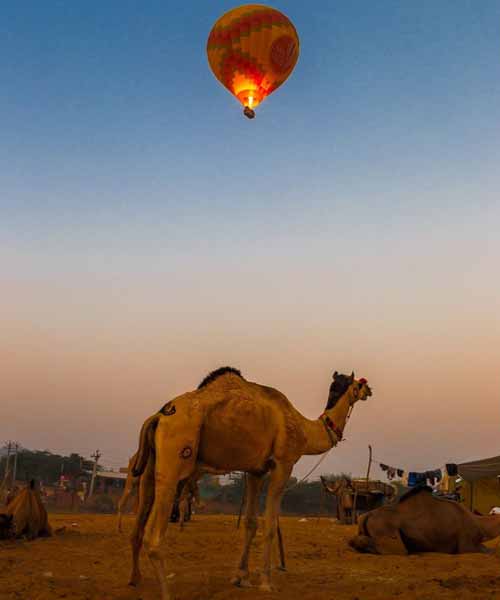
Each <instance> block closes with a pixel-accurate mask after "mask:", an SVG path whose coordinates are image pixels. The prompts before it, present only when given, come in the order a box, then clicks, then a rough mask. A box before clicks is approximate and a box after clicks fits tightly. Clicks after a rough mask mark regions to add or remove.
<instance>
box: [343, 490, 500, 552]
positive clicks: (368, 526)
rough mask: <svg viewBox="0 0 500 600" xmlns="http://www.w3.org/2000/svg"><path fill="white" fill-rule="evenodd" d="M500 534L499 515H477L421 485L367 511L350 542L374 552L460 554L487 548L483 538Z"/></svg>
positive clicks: (365, 550)
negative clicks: (392, 500)
mask: <svg viewBox="0 0 500 600" xmlns="http://www.w3.org/2000/svg"><path fill="white" fill-rule="evenodd" d="M499 535H500V516H499V515H493V516H487V517H480V516H477V515H474V514H473V513H471V512H470V511H469V510H467V509H466V508H465V507H464V506H463V505H461V504H458V503H457V502H454V501H453V500H446V499H443V498H439V497H436V496H433V495H432V489H431V488H429V487H419V488H415V489H413V490H411V491H409V492H408V493H407V494H405V495H404V496H402V497H401V499H400V500H399V501H398V502H397V503H394V504H388V505H386V506H381V507H380V508H377V509H375V510H372V511H371V512H369V513H366V514H364V515H363V516H362V517H361V518H360V520H359V528H358V535H357V536H356V537H354V538H353V539H352V540H351V541H350V542H349V544H350V545H351V546H352V547H353V548H354V549H355V550H358V551H359V552H370V553H372V554H409V553H411V552H443V553H448V554H461V553H463V552H487V551H488V550H487V549H486V548H485V547H484V546H483V542H486V541H488V540H492V539H494V538H496V537H498V536H499Z"/></svg>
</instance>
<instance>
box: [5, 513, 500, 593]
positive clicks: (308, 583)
mask: <svg viewBox="0 0 500 600" xmlns="http://www.w3.org/2000/svg"><path fill="white" fill-rule="evenodd" d="M50 521H51V524H52V526H53V527H54V528H59V527H62V526H66V530H65V532H64V533H61V534H60V535H56V536H54V537H53V538H47V539H39V540H36V541H34V542H25V541H18V542H2V543H0V599H1V600H18V599H22V600H49V599H50V600H52V599H57V598H68V600H69V599H75V600H84V599H85V600H139V599H141V600H153V599H155V600H157V598H158V586H157V584H156V581H155V580H154V577H153V573H152V570H151V567H150V565H149V564H148V560H147V558H145V557H144V558H143V561H142V566H143V575H144V581H143V583H142V584H141V586H140V587H138V588H131V587H129V586H127V581H128V574H129V566H130V555H129V546H128V535H126V534H124V535H119V534H118V533H117V532H116V521H115V517H114V516H111V515H110V516H108V515H85V514H79V515H50ZM235 523H236V518H235V517H233V516H227V515H224V516H210V515H203V516H198V515H196V516H194V517H193V521H192V522H191V523H188V524H187V526H186V529H185V530H184V531H180V530H179V526H178V525H177V524H172V525H171V526H170V528H169V541H170V542H171V544H170V551H169V573H170V576H171V581H172V584H173V588H174V592H175V597H176V599H178V600H208V599H214V600H229V599H231V600H235V599H239V598H240V599H241V600H249V599H250V598H259V599H262V600H268V599H272V598H282V599H286V600H299V599H300V600H313V599H314V600H317V599H318V598H321V600H329V599H332V600H333V599H335V600H372V599H373V600H375V599H377V600H382V599H383V600H391V599H393V598H398V597H401V598H420V599H422V600H423V599H429V598H440V599H443V600H446V599H450V600H451V599H452V598H456V597H461V598H464V599H467V600H468V599H478V600H479V599H481V600H483V599H485V598H498V599H500V559H499V558H498V554H496V555H478V554H468V555H461V556H449V555H443V554H423V555H415V556H410V557H381V556H370V555H360V554H356V553H354V552H353V551H351V550H350V549H349V548H348V546H347V540H348V539H349V537H350V536H351V535H352V534H353V532H354V530H355V528H353V527H350V526H340V525H337V524H335V522H334V521H332V520H331V519H330V518H326V517H325V518H322V519H320V520H318V519H316V518H307V520H306V521H301V520H300V518H299V517H282V519H281V523H282V530H283V537H284V541H285V548H286V555H287V567H288V572H286V573H283V572H280V571H276V573H275V579H274V584H275V586H276V592H273V593H263V592H260V591H259V590H257V589H253V588H249V589H239V588H235V587H233V586H231V585H230V584H229V579H230V576H231V575H232V572H233V568H234V566H235V564H236V561H237V557H238V555H239V549H240V543H241V536H242V531H241V530H240V531H238V530H236V528H235ZM131 527H132V517H126V519H125V531H126V532H127V533H128V532H129V531H130V530H131ZM255 550H256V551H255V552H254V555H253V560H252V563H251V568H252V569H255V574H254V576H253V578H252V581H253V582H255V583H258V569H259V567H260V564H261V560H262V536H261V535H258V536H257V542H256V549H255Z"/></svg>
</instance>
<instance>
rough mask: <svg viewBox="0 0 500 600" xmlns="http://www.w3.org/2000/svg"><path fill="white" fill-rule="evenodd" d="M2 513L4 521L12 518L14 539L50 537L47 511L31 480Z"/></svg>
mask: <svg viewBox="0 0 500 600" xmlns="http://www.w3.org/2000/svg"><path fill="white" fill-rule="evenodd" d="M3 513H4V515H2V516H3V518H4V519H8V518H9V517H11V518H12V520H13V524H14V534H15V537H23V536H25V537H27V538H28V539H29V540H32V539H34V538H36V537H39V536H40V537H42V536H49V535H52V531H51V528H50V525H49V521H48V517H47V511H46V510H45V507H44V506H43V504H42V501H41V499H40V494H39V492H38V490H37V489H35V482H34V481H33V480H32V481H31V482H30V484H29V486H27V487H25V488H24V489H23V490H21V491H20V492H19V494H18V495H17V496H16V497H15V498H14V500H12V501H11V502H10V503H9V505H8V506H7V508H5V509H4V510H3ZM6 537H7V536H6Z"/></svg>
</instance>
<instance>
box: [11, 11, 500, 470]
mask: <svg viewBox="0 0 500 600" xmlns="http://www.w3.org/2000/svg"><path fill="white" fill-rule="evenodd" d="M233 6H234V4H233V2H229V1H225V0H224V1H215V0H213V1H211V2H204V1H201V0H200V1H190V2H171V1H165V0H162V1H161V2H160V1H150V2H141V3H139V2H131V1H124V0H120V1H117V0H116V1H111V0H109V1H108V2H105V3H102V2H97V1H94V0H89V1H87V2H85V3H81V2H80V3H68V2H62V1H55V0H53V1H52V2H37V1H35V0H31V1H26V2H22V3H21V2H11V3H9V4H7V5H5V6H4V7H3V8H2V18H1V20H0V242H1V253H0V287H1V296H0V298H1V311H0V353H1V356H0V440H4V439H16V440H18V441H19V442H20V443H22V444H23V445H24V446H25V447H28V448H37V449H43V448H48V449H51V450H53V451H57V452H71V451H76V452H81V453H83V454H86V455H88V454H89V453H90V452H91V451H93V450H95V449H96V448H99V449H100V450H101V451H102V453H103V458H102V461H103V463H104V464H106V465H109V466H112V467H118V466H121V465H124V464H126V460H127V457H128V456H129V455H130V454H132V453H133V452H134V451H135V448H136V444H137V436H138V430H139V427H140V425H141V424H142V422H143V420H144V419H145V418H146V417H147V416H149V415H150V414H151V413H152V412H154V411H155V410H157V409H158V408H159V407H160V406H161V405H162V404H163V403H164V402H165V401H166V400H168V399H170V398H172V397H173V396H174V395H176V394H179V393H181V392H184V391H187V390H189V389H192V388H194V387H195V386H196V385H197V384H198V383H199V381H200V380H201V379H202V378H203V376H204V375H205V374H206V373H207V372H208V371H210V370H211V369H213V368H216V367H218V366H220V365H221V364H231V365H233V366H236V367H239V368H240V369H241V370H242V371H243V373H244V375H245V376H246V377H247V378H248V379H250V380H253V381H257V382H260V383H265V384H268V385H272V386H274V387H276V388H278V389H280V390H281V391H282V392H284V393H285V394H286V395H287V396H288V397H289V398H290V400H291V401H292V402H293V403H294V404H295V405H296V406H297V408H298V409H299V410H301V411H302V412H303V413H304V414H306V415H307V416H309V417H316V416H318V415H319V414H320V413H321V411H322V409H323V408H324V405H325V402H326V395H327V391H328V386H329V384H330V379H331V375H332V372H333V371H334V370H339V371H344V372H350V371H351V370H352V369H354V370H355V371H356V373H357V375H358V376H365V377H367V378H368V380H369V381H370V383H371V384H372V387H373V391H374V396H373V398H371V399H370V401H369V402H368V403H366V404H363V405H362V406H358V407H357V409H356V411H355V412H354V414H353V417H352V420H351V421H350V423H349V425H348V429H347V431H346V437H347V441H346V442H344V443H343V444H341V445H340V446H339V448H338V449H336V450H335V451H334V452H332V454H331V455H330V456H329V457H328V458H327V460H326V461H325V462H324V463H323V465H322V466H321V470H322V471H323V472H325V471H335V472H339V471H347V472H352V473H354V474H361V473H363V472H364V469H365V464H366V455H367V445H368V444H369V443H371V444H372V445H373V447H374V454H375V456H376V457H377V458H378V459H379V460H382V461H383V462H388V463H389V464H393V465H395V466H401V467H403V468H407V469H427V468H432V467H438V466H440V465H442V464H444V463H445V462H447V461H458V462H459V461H463V460H468V459H474V458H482V457H486V456H491V455H496V454H499V453H500V441H499V440H500V437H499V421H500V402H499V400H500V393H499V389H500V372H499V364H500V300H499V296H500V276H499V273H500V268H499V258H500V235H499V231H500V3H499V2H498V0H482V1H481V2H476V1H474V0H468V1H465V0H440V1H439V2H436V1H435V0H423V1H421V2H418V3H416V2H401V1H400V0H393V1H391V0H383V1H380V2H376V3H367V2H365V1H362V0H358V1H352V0H349V1H346V0H344V1H338V2H322V3H314V4H312V5H311V4H310V3H309V4H307V3H305V2H303V0H292V1H285V0H283V1H282V2H280V3H277V4H275V5H274V6H275V7H276V8H278V9H281V10H283V11H284V12H285V13H286V14H287V15H288V16H289V17H290V18H291V19H292V20H293V22H294V23H295V25H296V27H297V30H298V32H299V35H300V38H301V56H300V59H299V62H298V64H297V66H296V69H295V71H294V73H293V75H292V76H291V78H290V79H289V81H288V82H287V83H286V84H285V85H284V86H283V87H282V88H281V89H280V90H278V91H277V92H276V93H275V94H274V95H273V96H271V97H270V98H269V99H268V100H267V101H266V102H265V103H264V104H263V105H262V106H261V107H259V109H258V114H257V118H256V119H255V120H254V121H248V120H247V119H245V118H244V117H243V116H242V115H241V108H240V106H239V105H238V103H237V102H236V101H235V100H234V99H233V98H232V97H231V96H230V95H229V94H228V92H227V91H226V90H225V89H224V88H223V87H222V86H221V85H220V84H219V83H218V82H217V81H216V80H215V79H214V77H213V75H212V74H211V72H210V70H209V68H208V65H207V60H206V56H205V44H206V39H207V36H208V33H209V30H210V28H211V26H212V24H213V23H214V21H215V20H216V19H217V18H218V17H219V16H220V15H221V14H222V13H224V12H225V11H226V10H228V9H229V8H232V7H233ZM319 6H321V7H319ZM313 462H314V461H312V460H309V459H308V460H304V461H302V462H301V463H300V464H299V466H298V468H297V471H296V472H297V473H298V474H303V473H305V471H306V470H307V468H308V467H309V466H310V465H311V464H312V463H313ZM374 474H375V475H379V474H380V472H377V471H375V472H374Z"/></svg>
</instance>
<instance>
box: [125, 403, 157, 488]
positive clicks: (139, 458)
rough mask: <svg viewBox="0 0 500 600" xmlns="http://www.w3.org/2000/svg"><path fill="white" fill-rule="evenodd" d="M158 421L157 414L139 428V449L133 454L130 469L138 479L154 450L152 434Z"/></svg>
mask: <svg viewBox="0 0 500 600" xmlns="http://www.w3.org/2000/svg"><path fill="white" fill-rule="evenodd" d="M159 419H160V415H159V414H156V415H153V416H152V417H149V419H147V420H146V421H145V422H144V424H143V426H142V427H141V433H140V436H139V449H138V450H137V452H136V454H135V460H134V461H133V464H132V469H131V470H132V475H133V476H134V477H140V476H141V475H142V474H143V473H144V469H145V468H146V465H147V464H148V459H149V455H150V453H151V451H152V450H153V448H154V433H155V431H156V427H157V426H158V421H159Z"/></svg>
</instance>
